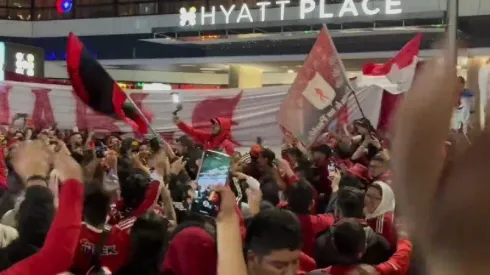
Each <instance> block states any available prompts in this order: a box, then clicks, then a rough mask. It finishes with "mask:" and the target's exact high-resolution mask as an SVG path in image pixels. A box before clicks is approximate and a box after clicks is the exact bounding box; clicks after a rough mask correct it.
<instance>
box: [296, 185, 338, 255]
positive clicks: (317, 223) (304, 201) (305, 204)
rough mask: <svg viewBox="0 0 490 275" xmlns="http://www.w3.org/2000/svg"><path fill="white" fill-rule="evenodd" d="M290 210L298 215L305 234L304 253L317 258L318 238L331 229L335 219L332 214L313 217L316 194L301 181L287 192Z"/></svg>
mask: <svg viewBox="0 0 490 275" xmlns="http://www.w3.org/2000/svg"><path fill="white" fill-rule="evenodd" d="M287 201H288V206H287V207H288V209H289V210H291V211H292V212H293V213H295V214H296V216H297V217H298V220H299V223H300V225H301V231H302V233H303V249H302V251H303V252H304V253H305V254H306V255H308V256H310V257H314V256H315V241H316V236H317V235H318V234H319V233H321V232H323V231H325V230H327V229H328V228H330V227H331V226H332V225H333V224H334V222H335V218H334V216H333V215H331V214H323V215H311V210H312V208H313V206H314V193H313V190H312V187H311V186H310V185H309V184H308V183H307V182H305V181H303V180H300V181H298V182H296V183H294V184H293V185H291V187H290V189H289V190H288V192H287Z"/></svg>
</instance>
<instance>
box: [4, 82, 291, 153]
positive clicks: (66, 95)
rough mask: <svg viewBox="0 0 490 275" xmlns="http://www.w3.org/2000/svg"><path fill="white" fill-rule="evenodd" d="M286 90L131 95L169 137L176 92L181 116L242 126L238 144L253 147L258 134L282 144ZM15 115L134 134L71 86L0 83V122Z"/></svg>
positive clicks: (201, 123)
mask: <svg viewBox="0 0 490 275" xmlns="http://www.w3.org/2000/svg"><path fill="white" fill-rule="evenodd" d="M287 90H288V86H276V87H267V88H261V89H250V90H246V91H241V90H238V89H223V90H219V91H209V92H205V93H203V92H202V91H193V90H186V91H182V90H173V91H141V90H134V91H129V92H130V94H131V97H132V99H133V100H134V101H135V102H136V104H137V105H140V106H145V108H146V109H149V110H150V111H152V112H153V114H154V117H153V123H152V126H153V127H154V129H155V130H156V131H157V132H159V133H160V134H161V135H162V136H163V137H165V138H167V139H173V138H176V137H178V136H180V135H181V134H182V133H181V132H180V131H178V129H177V127H176V126H175V125H174V124H173V123H172V111H174V110H175V104H174V103H173V102H172V96H171V93H172V92H178V93H179V97H180V101H181V103H182V104H183V107H184V109H183V110H182V111H181V112H180V113H179V116H180V118H181V119H182V120H183V121H185V122H186V123H188V124H189V125H193V126H194V127H199V128H201V129H210V126H211V125H210V122H209V121H210V119H211V118H214V117H217V116H222V117H227V118H232V119H233V120H234V121H236V122H237V123H238V124H237V125H234V126H233V128H232V131H231V134H232V138H233V139H234V140H236V141H237V142H238V143H239V145H240V146H251V145H252V144H253V143H254V142H255V139H256V137H258V136H260V137H262V139H263V140H264V144H265V145H266V146H273V145H279V144H281V140H282V133H281V131H280V129H279V126H278V124H277V121H276V113H277V111H278V110H279V105H280V104H281V102H282V100H283V98H284V96H285V95H286V91H287ZM16 113H27V114H29V115H30V116H31V117H32V119H33V121H34V123H35V126H36V127H37V128H42V127H48V126H51V125H53V124H54V123H55V122H56V123H58V127H59V128H61V129H72V128H73V127H74V126H77V127H78V128H79V129H80V130H85V129H92V130H96V131H107V132H131V129H130V127H128V126H127V125H125V124H124V123H120V122H116V121H115V120H114V119H111V118H109V117H106V116H102V115H100V114H96V113H94V112H93V111H92V110H90V109H89V108H87V107H86V106H85V104H83V103H82V102H81V101H79V100H78V98H77V97H75V96H74V95H73V94H72V90H71V86H64V85H49V84H37V83H24V82H0V123H1V124H4V125H6V124H9V123H10V120H11V118H12V117H13V116H14V115H15V114H16Z"/></svg>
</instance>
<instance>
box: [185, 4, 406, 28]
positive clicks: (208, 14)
mask: <svg viewBox="0 0 490 275" xmlns="http://www.w3.org/2000/svg"><path fill="white" fill-rule="evenodd" d="M325 1H326V0H320V1H319V3H318V5H317V4H316V1H315V0H300V3H299V12H298V18H297V19H305V18H307V17H309V18H320V19H327V18H335V17H338V18H340V17H344V16H373V15H377V14H387V15H391V14H400V13H402V9H401V0H384V2H380V1H377V2H378V3H380V4H383V9H381V8H374V7H370V5H369V3H370V2H371V1H373V0H362V1H358V0H357V1H356V2H357V3H358V2H361V3H360V6H356V2H354V0H345V1H344V3H342V6H341V7H340V9H338V11H336V12H335V13H334V12H333V11H331V10H329V9H328V6H331V5H328V6H327V7H326V4H325ZM289 3H290V0H277V1H275V4H276V6H278V7H279V19H280V20H284V13H285V9H286V6H288V5H289ZM255 5H256V6H255V7H252V6H251V7H249V6H248V5H247V4H245V3H244V4H242V5H241V6H236V5H231V6H230V7H228V8H226V7H225V6H223V5H220V6H219V7H216V6H211V7H210V8H209V9H208V10H207V9H206V8H205V7H201V9H200V11H199V13H198V11H197V9H196V8H195V7H191V8H188V9H187V8H184V7H182V8H180V26H196V25H201V26H204V25H214V24H215V22H216V18H223V19H224V22H225V24H233V23H243V22H245V23H252V22H264V21H267V15H268V10H269V7H270V6H271V5H272V2H270V1H261V2H257V3H256V4H255ZM251 8H258V9H259V13H258V15H256V16H255V17H254V16H252V13H251V12H250V9H251ZM234 11H236V12H238V16H237V17H236V19H234V20H232V19H231V18H230V17H231V14H232V12H234Z"/></svg>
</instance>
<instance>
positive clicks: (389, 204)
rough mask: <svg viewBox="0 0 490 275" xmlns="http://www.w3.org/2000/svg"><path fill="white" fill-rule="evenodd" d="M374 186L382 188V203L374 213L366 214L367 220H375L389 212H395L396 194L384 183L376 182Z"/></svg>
mask: <svg viewBox="0 0 490 275" xmlns="http://www.w3.org/2000/svg"><path fill="white" fill-rule="evenodd" d="M373 185H376V186H379V187H380V188H381V202H380V203H379V205H378V207H377V208H376V210H374V212H373V213H366V219H373V218H376V217H378V216H381V215H384V214H385V213H387V212H391V211H395V194H394V193H393V190H392V189H391V187H390V186H389V185H388V184H386V183H384V182H382V181H375V182H373Z"/></svg>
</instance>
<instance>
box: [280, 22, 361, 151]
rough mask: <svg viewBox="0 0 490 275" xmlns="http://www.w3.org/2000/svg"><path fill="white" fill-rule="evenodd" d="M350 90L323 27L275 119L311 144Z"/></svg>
mask: <svg viewBox="0 0 490 275" xmlns="http://www.w3.org/2000/svg"><path fill="white" fill-rule="evenodd" d="M351 92H352V89H351V87H350V84H349V79H348V77H347V75H346V73H345V69H344V66H343V64H342V60H341V59H340V57H339V54H338V53H337V49H336V48H335V45H334V44H333V41H332V38H331V37H330V35H329V34H328V31H327V29H326V28H325V27H324V28H323V29H322V31H321V32H320V33H319V35H318V38H317V40H316V42H315V44H314V45H313V48H312V49H311V51H310V53H309V54H308V57H307V58H306V60H305V63H304V64H303V66H302V68H301V69H300V70H299V72H298V75H297V76H296V78H295V79H294V82H293V84H292V85H291V88H290V89H289V92H288V95H287V96H286V98H285V99H284V101H283V103H282V105H281V108H280V110H279V113H278V122H279V124H280V125H281V126H282V127H284V129H285V130H286V131H288V132H290V133H291V134H292V135H293V136H295V137H296V138H298V139H299V140H301V141H302V142H304V143H305V144H312V143H314V142H315V141H316V139H317V138H318V137H319V136H320V135H321V134H322V133H323V132H324V131H325V129H326V127H328V125H329V123H330V122H331V121H332V119H333V118H334V117H335V115H336V114H337V113H338V111H339V110H340V109H341V108H342V107H343V106H344V105H345V103H346V102H347V97H348V96H349V94H350V93H351Z"/></svg>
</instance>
